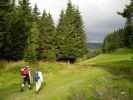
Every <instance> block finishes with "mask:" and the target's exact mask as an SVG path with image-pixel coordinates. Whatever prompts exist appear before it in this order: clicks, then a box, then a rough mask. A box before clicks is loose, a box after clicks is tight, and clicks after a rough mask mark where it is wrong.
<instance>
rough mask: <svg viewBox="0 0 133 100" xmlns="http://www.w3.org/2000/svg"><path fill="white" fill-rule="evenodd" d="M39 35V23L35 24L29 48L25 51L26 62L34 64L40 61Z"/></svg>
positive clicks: (31, 32)
mask: <svg viewBox="0 0 133 100" xmlns="http://www.w3.org/2000/svg"><path fill="white" fill-rule="evenodd" d="M39 33H40V31H39V29H38V23H37V22H33V23H32V28H31V30H30V34H29V36H28V47H27V48H26V50H25V56H24V58H25V61H28V62H33V61H36V60H37V59H38V48H39Z"/></svg>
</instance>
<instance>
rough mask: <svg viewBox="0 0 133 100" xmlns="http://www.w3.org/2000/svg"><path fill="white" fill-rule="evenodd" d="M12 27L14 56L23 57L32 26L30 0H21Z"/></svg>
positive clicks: (16, 57)
mask: <svg viewBox="0 0 133 100" xmlns="http://www.w3.org/2000/svg"><path fill="white" fill-rule="evenodd" d="M14 19H15V20H14V21H13V24H12V28H11V33H12V44H13V45H12V48H13V58H15V59H22V58H23V56H24V50H25V48H26V47H27V38H28V34H29V32H30V28H31V21H32V16H31V7H30V4H29V0H20V1H19V5H18V7H17V9H16V13H15V16H14Z"/></svg>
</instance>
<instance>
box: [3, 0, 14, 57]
mask: <svg viewBox="0 0 133 100" xmlns="http://www.w3.org/2000/svg"><path fill="white" fill-rule="evenodd" d="M11 8H12V4H11V2H10V0H1V1H0V58H1V59H9V58H10V57H9V56H10V49H11V48H10V47H11V46H10V45H11V41H10V40H11V34H10V33H9V31H8V29H9V25H10V23H9V22H8V21H9V20H8V19H7V17H8V15H9V13H10V12H12V9H11Z"/></svg>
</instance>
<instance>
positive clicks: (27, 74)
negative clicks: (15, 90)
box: [21, 68, 29, 76]
mask: <svg viewBox="0 0 133 100" xmlns="http://www.w3.org/2000/svg"><path fill="white" fill-rule="evenodd" d="M21 75H22V76H29V69H28V68H22V69H21Z"/></svg>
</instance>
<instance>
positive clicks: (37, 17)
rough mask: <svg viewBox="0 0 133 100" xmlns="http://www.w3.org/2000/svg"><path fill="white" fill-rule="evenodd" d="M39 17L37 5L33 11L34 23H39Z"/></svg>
mask: <svg viewBox="0 0 133 100" xmlns="http://www.w3.org/2000/svg"><path fill="white" fill-rule="evenodd" d="M39 15H40V12H39V9H38V7H37V4H35V5H34V8H33V11H32V16H33V21H38V20H39V17H40V16H39Z"/></svg>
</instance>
